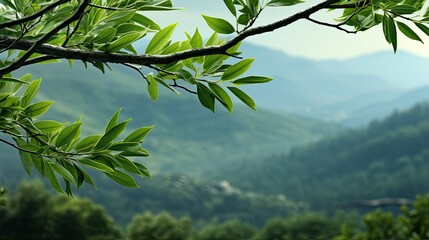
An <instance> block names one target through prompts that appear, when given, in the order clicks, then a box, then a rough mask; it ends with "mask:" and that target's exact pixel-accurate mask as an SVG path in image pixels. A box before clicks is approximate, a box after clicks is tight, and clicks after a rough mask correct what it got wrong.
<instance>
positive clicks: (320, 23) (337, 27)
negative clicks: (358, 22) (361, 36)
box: [307, 16, 357, 33]
mask: <svg viewBox="0 0 429 240" xmlns="http://www.w3.org/2000/svg"><path fill="white" fill-rule="evenodd" d="M307 20H309V21H310V22H313V23H316V24H319V25H322V26H326V27H333V28H336V29H338V30H341V31H344V32H346V33H357V31H350V30H348V29H345V28H343V27H341V25H339V24H331V23H326V22H321V21H318V20H315V19H313V18H311V17H310V16H308V17H307Z"/></svg>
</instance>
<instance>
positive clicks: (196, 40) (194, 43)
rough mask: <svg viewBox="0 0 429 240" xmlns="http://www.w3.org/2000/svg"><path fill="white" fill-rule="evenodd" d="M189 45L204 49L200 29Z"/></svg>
mask: <svg viewBox="0 0 429 240" xmlns="http://www.w3.org/2000/svg"><path fill="white" fill-rule="evenodd" d="M189 43H190V44H191V46H192V47H193V48H202V47H203V38H202V37H201V34H200V32H199V31H198V28H196V29H195V33H194V35H193V36H192V38H191V39H190V40H189Z"/></svg>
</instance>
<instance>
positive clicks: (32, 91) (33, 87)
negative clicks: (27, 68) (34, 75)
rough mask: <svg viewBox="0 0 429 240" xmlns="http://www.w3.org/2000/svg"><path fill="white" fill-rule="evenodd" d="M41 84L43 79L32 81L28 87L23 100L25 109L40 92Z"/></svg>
mask: <svg viewBox="0 0 429 240" xmlns="http://www.w3.org/2000/svg"><path fill="white" fill-rule="evenodd" d="M40 82H41V79H36V80H34V81H32V82H31V83H30V85H28V87H27V89H26V90H25V93H24V95H23V96H22V99H21V107H23V108H25V107H27V106H28V105H29V104H30V103H31V100H33V98H34V96H36V94H37V92H38V91H39V88H40Z"/></svg>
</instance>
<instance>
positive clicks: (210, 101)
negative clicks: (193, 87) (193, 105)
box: [197, 82, 215, 112]
mask: <svg viewBox="0 0 429 240" xmlns="http://www.w3.org/2000/svg"><path fill="white" fill-rule="evenodd" d="M197 94H198V99H199V100H200V103H201V105H203V106H204V107H206V108H208V109H210V110H211V111H212V112H214V110H215V109H214V106H215V102H214V100H215V96H214V93H213V92H212V91H211V90H210V89H209V88H208V87H206V86H205V85H204V84H201V83H199V82H197Z"/></svg>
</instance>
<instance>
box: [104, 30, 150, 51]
mask: <svg viewBox="0 0 429 240" xmlns="http://www.w3.org/2000/svg"><path fill="white" fill-rule="evenodd" d="M145 34H146V31H143V32H131V33H128V34H126V35H123V36H121V37H120V38H118V39H116V40H115V41H113V42H112V43H110V44H109V45H108V46H107V49H106V51H107V52H112V53H114V52H118V51H119V50H121V49H122V48H125V47H126V46H128V45H130V44H131V43H133V42H135V41H137V40H138V39H140V38H142V37H143V36H144V35H145Z"/></svg>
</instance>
